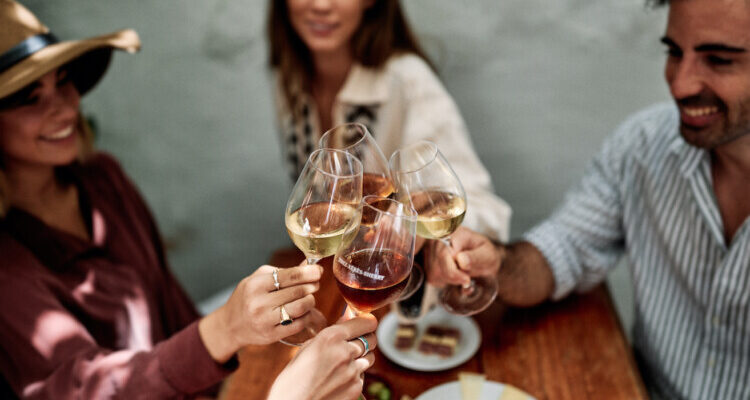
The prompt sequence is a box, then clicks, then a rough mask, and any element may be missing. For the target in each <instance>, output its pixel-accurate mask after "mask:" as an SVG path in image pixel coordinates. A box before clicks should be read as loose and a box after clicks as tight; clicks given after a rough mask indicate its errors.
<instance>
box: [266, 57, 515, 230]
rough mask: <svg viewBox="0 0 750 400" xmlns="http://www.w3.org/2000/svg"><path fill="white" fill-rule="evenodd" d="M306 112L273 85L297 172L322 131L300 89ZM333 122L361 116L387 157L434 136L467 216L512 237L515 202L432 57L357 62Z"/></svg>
mask: <svg viewBox="0 0 750 400" xmlns="http://www.w3.org/2000/svg"><path fill="white" fill-rule="evenodd" d="M300 107H301V113H300V114H299V115H301V116H302V118H294V116H293V115H292V113H291V112H290V110H289V107H288V105H287V102H286V99H285V97H284V95H283V92H282V91H281V85H280V79H277V86H276V111H277V118H278V126H279V128H280V134H281V147H282V149H283V152H284V158H285V160H286V163H287V165H288V168H289V172H290V175H291V176H292V178H293V179H295V180H296V178H297V175H298V174H299V173H300V172H301V170H302V167H303V166H304V163H305V160H306V159H307V157H308V155H309V154H310V153H311V152H312V151H313V150H314V149H315V148H316V145H317V142H318V140H319V138H320V136H321V134H322V132H321V131H320V123H319V121H318V114H317V111H316V109H315V104H314V102H313V101H312V99H311V98H310V97H309V96H306V97H302V102H301V106H300ZM332 114H333V115H332V121H333V125H334V126H336V125H339V124H343V123H347V122H359V123H362V124H364V125H366V126H367V127H368V129H369V130H370V133H372V135H373V137H374V138H375V140H376V141H377V143H378V145H379V146H380V148H381V149H382V150H383V154H384V155H385V156H386V158H390V155H391V154H392V153H393V152H394V151H395V150H396V149H398V148H400V147H403V146H405V145H407V144H410V143H413V142H416V141H418V140H422V139H425V140H429V141H432V142H434V143H435V144H437V146H438V148H439V149H440V151H441V152H442V153H443V155H445V157H446V158H447V159H448V162H449V163H450V164H451V167H453V170H454V171H455V172H456V174H457V175H458V177H459V179H460V180H461V183H462V184H463V186H464V189H465V190H466V197H467V202H468V204H467V209H466V217H465V219H464V222H463V224H464V225H465V226H467V227H469V228H471V229H473V230H476V231H478V232H481V233H483V234H485V235H487V236H489V237H491V238H493V239H495V240H500V241H503V242H507V241H508V237H509V233H510V216H511V209H510V206H508V204H507V203H506V202H505V201H503V200H502V199H501V198H499V197H498V196H496V195H495V194H494V193H493V188H492V183H491V180H490V175H489V173H488V172H487V170H486V169H485V168H484V166H483V165H482V163H481V162H480V160H479V158H478V157H477V155H476V153H475V152H474V149H473V147H472V144H471V139H470V138H469V134H468V132H467V130H466V125H465V123H464V121H463V118H462V117H461V114H460V113H459V111H458V107H457V106H456V104H455V102H454V101H453V99H452V98H451V96H450V95H449V94H448V92H447V91H446V90H445V88H444V87H443V85H442V84H441V83H440V81H439V80H438V78H437V76H436V75H435V73H434V72H433V71H432V70H431V69H430V67H429V66H428V65H427V63H426V62H425V61H424V60H423V59H422V58H420V57H418V56H417V55H414V54H403V55H396V56H392V57H391V58H390V59H389V60H388V62H386V64H385V65H384V67H383V68H380V69H373V68H366V67H363V66H361V65H358V64H355V65H354V66H352V69H351V70H350V71H349V76H348V77H347V79H346V82H345V83H344V86H343V88H342V89H341V91H340V92H339V93H338V94H337V96H336V98H335V100H334V103H333V109H332Z"/></svg>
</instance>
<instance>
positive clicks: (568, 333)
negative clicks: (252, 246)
mask: <svg viewBox="0 0 750 400" xmlns="http://www.w3.org/2000/svg"><path fill="white" fill-rule="evenodd" d="M301 260H302V255H301V253H299V252H298V251H297V250H296V249H288V250H286V249H285V250H280V251H277V252H276V253H274V255H273V256H272V257H271V261H270V264H271V265H276V266H279V267H287V266H293V265H296V264H298V263H299V262H300V261H301ZM326 262H327V263H326ZM322 264H323V265H324V266H325V267H326V268H327V269H326V273H325V274H324V278H323V279H322V280H321V289H320V292H319V293H320V295H319V296H316V297H317V300H318V303H317V307H318V308H319V309H320V310H321V311H322V312H323V313H324V314H325V315H327V316H328V317H329V320H330V321H335V319H336V318H338V316H339V315H340V313H341V310H342V309H343V306H344V301H343V299H342V298H341V296H340V295H339V294H338V291H337V289H336V283H335V280H334V278H333V276H332V275H333V274H331V273H330V269H329V267H330V259H328V260H324V261H323V262H322ZM387 311H388V308H387V307H385V308H384V309H383V310H378V311H376V313H375V314H376V316H378V317H379V318H380V317H382V315H384V313H385V312H387ZM474 318H475V319H476V320H477V322H478V323H479V325H480V326H481V328H482V346H481V347H480V349H479V351H478V352H477V353H476V354H475V355H474V356H473V357H472V358H471V359H470V360H469V361H467V362H466V363H464V364H462V365H460V366H458V367H456V368H453V369H450V370H447V371H442V372H417V371H411V370H408V369H405V368H402V367H400V366H398V365H396V364H394V363H392V362H390V361H389V360H388V359H386V358H385V357H384V356H383V354H382V353H380V352H379V351H376V361H375V365H373V366H372V368H370V370H369V371H370V372H373V373H375V374H377V375H380V376H382V377H383V378H385V379H386V380H387V381H388V383H389V384H390V385H391V386H392V387H393V390H394V392H395V393H396V394H398V397H396V398H395V400H398V399H399V398H400V396H401V395H402V394H407V395H410V396H412V397H416V396H417V395H419V394H420V393H422V392H424V391H425V390H427V389H429V388H431V387H433V386H436V385H439V384H441V383H444V382H449V381H453V380H455V379H456V378H457V373H458V372H459V371H474V372H480V373H483V374H485V375H487V379H489V380H494V381H498V382H504V383H510V384H512V385H514V386H516V387H518V388H520V389H522V390H524V391H526V392H528V393H529V394H531V395H533V396H534V397H536V398H537V399H539V400H542V399H576V400H582V399H645V398H647V394H646V390H645V389H644V386H643V382H642V381H641V377H640V375H639V373H638V369H637V368H636V365H635V362H634V360H633V355H632V352H631V349H630V346H629V344H628V343H627V341H626V339H625V336H624V334H623V331H622V327H621V326H620V323H619V320H618V318H617V314H616V312H615V310H614V307H613V304H612V300H611V298H610V296H609V291H608V290H607V288H606V286H605V285H601V286H599V287H597V288H596V289H594V290H592V291H591V292H589V293H587V294H583V295H573V296H570V297H569V298H567V299H565V300H563V301H560V302H556V303H546V304H543V305H541V306H538V307H535V308H531V309H507V310H506V309H504V307H503V306H502V305H500V304H497V303H496V304H495V305H493V306H492V307H490V308H489V309H488V310H486V311H484V312H483V313H481V314H479V315H476V316H475V317H474ZM295 351H296V349H295V348H292V347H289V346H286V345H283V344H281V343H276V344H273V345H270V346H248V347H247V348H245V349H244V350H243V351H242V352H241V353H240V356H239V358H240V368H239V369H238V370H237V371H236V372H235V373H234V375H233V376H232V377H231V378H230V379H229V380H228V381H227V383H226V385H225V387H224V390H223V391H222V396H221V397H222V398H223V399H263V398H265V395H266V394H267V392H268V389H269V388H270V386H271V384H272V383H273V378H274V377H275V376H276V375H278V373H279V372H280V371H281V370H282V369H283V368H284V366H285V365H286V363H287V362H288V361H289V360H290V359H291V357H292V355H293V354H294V352H295Z"/></svg>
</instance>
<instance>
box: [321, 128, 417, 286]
mask: <svg viewBox="0 0 750 400" xmlns="http://www.w3.org/2000/svg"><path fill="white" fill-rule="evenodd" d="M318 147H319V148H321V149H339V150H343V151H346V152H348V153H350V154H353V155H354V156H355V157H357V158H358V159H359V160H360V161H361V162H362V168H363V169H362V195H363V196H367V195H373V196H380V197H388V196H390V195H391V193H393V180H392V179H391V174H390V168H389V167H388V160H387V159H386V158H385V156H384V155H383V151H382V150H381V149H380V146H378V144H377V142H375V139H374V138H373V137H372V135H371V134H370V131H369V130H368V129H367V127H366V126H365V125H363V124H359V123H348V124H342V125H338V126H335V127H333V128H332V129H330V130H328V131H327V132H326V133H324V134H323V136H321V138H320V141H319V142H318ZM370 223H371V221H369V220H368V218H366V216H365V218H362V224H363V225H368V224H370ZM411 271H412V272H411V276H410V277H409V283H408V285H407V287H406V289H405V290H404V291H403V292H402V294H401V297H400V299H406V298H408V297H410V296H411V295H413V294H414V293H415V292H416V291H417V289H419V287H420V286H421V285H422V283H423V282H424V271H423V270H422V267H421V266H419V265H414V267H413V268H412V270H411Z"/></svg>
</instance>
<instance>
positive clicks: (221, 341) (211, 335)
mask: <svg viewBox="0 0 750 400" xmlns="http://www.w3.org/2000/svg"><path fill="white" fill-rule="evenodd" d="M223 310H224V309H223V307H220V308H219V309H217V310H215V311H214V312H212V313H210V314H208V315H206V316H205V317H203V318H202V319H201V320H200V322H199V323H198V332H199V333H200V337H201V340H202V341H203V345H204V346H205V347H206V350H207V351H208V354H210V355H211V358H213V359H214V360H215V361H216V362H218V363H220V364H223V363H225V362H227V361H228V360H229V359H230V358H232V357H233V356H234V354H235V353H236V352H237V350H238V349H239V346H238V345H237V344H236V343H233V342H232V340H230V338H231V335H229V334H227V332H226V330H227V327H228V326H229V325H228V324H227V323H226V320H225V318H224V313H223Z"/></svg>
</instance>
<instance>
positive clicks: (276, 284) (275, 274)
mask: <svg viewBox="0 0 750 400" xmlns="http://www.w3.org/2000/svg"><path fill="white" fill-rule="evenodd" d="M271 275H273V287H275V288H276V290H279V289H281V284H280V283H279V269H278V268H274V269H273V272H272V273H271Z"/></svg>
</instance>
